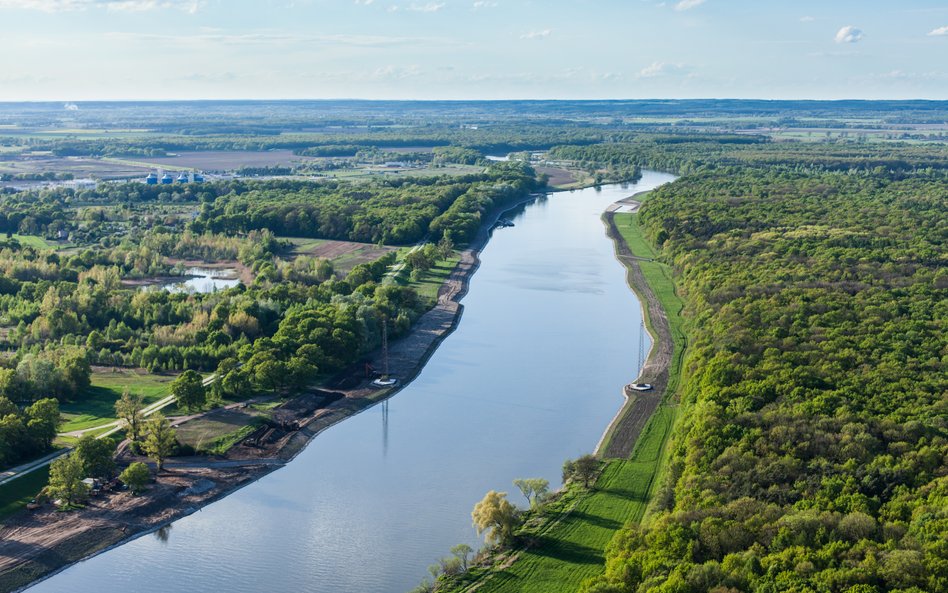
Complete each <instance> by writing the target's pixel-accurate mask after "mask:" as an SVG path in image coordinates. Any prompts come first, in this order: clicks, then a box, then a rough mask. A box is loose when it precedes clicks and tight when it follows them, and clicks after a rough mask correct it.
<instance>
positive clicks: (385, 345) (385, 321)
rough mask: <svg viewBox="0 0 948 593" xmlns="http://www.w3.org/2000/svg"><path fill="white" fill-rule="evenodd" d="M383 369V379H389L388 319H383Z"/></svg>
mask: <svg viewBox="0 0 948 593" xmlns="http://www.w3.org/2000/svg"><path fill="white" fill-rule="evenodd" d="M382 369H383V377H384V378H386V379H388V319H387V318H386V317H382Z"/></svg>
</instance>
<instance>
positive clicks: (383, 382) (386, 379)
mask: <svg viewBox="0 0 948 593" xmlns="http://www.w3.org/2000/svg"><path fill="white" fill-rule="evenodd" d="M382 365H383V369H382V376H381V377H379V378H377V379H375V380H374V381H372V385H373V386H374V387H394V386H395V385H397V384H398V379H396V378H395V377H392V376H391V375H389V374H388V319H384V318H383V320H382Z"/></svg>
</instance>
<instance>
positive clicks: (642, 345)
mask: <svg viewBox="0 0 948 593" xmlns="http://www.w3.org/2000/svg"><path fill="white" fill-rule="evenodd" d="M644 366H645V320H644V319H643V320H642V324H641V325H640V326H639V374H640V375H641V374H642V368H643V367H644Z"/></svg>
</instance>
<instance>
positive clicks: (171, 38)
mask: <svg viewBox="0 0 948 593" xmlns="http://www.w3.org/2000/svg"><path fill="white" fill-rule="evenodd" d="M105 37H106V38H109V39H116V40H118V41H121V42H123V43H154V42H160V43H162V44H164V45H165V46H166V47H188V48H208V47H212V46H236V47H248V46H273V47H285V46H295V45H322V46H329V47H333V46H349V47H366V48H373V47H375V48H381V47H394V46H399V45H417V44H435V45H440V46H449V45H453V44H454V43H455V42H454V41H453V40H450V39H446V38H437V37H425V38H422V37H386V36H380V35H342V34H339V35H297V34H292V33H274V32H263V33H242V34H225V33H203V34H199V35H176V34H161V33H133V32H118V31H112V32H109V33H105Z"/></svg>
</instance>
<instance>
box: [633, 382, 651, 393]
mask: <svg viewBox="0 0 948 593" xmlns="http://www.w3.org/2000/svg"><path fill="white" fill-rule="evenodd" d="M629 389H634V390H635V391H651V390H652V384H651V383H632V384H631V385H629Z"/></svg>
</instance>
